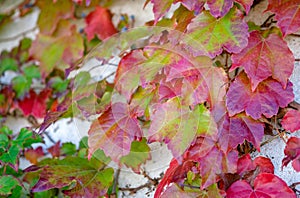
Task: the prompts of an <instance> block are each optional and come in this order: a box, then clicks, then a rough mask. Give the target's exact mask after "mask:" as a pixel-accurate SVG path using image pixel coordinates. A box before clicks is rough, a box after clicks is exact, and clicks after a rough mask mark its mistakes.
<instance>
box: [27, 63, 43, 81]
mask: <svg viewBox="0 0 300 198" xmlns="http://www.w3.org/2000/svg"><path fill="white" fill-rule="evenodd" d="M24 74H25V76H26V77H27V78H40V77H41V73H40V70H39V68H38V66H36V65H30V66H28V67H25V68H24Z"/></svg>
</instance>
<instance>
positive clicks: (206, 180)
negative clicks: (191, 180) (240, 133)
mask: <svg viewBox="0 0 300 198" xmlns="http://www.w3.org/2000/svg"><path fill="white" fill-rule="evenodd" d="M237 161H238V153H237V152H236V151H231V152H229V153H228V154H225V153H224V152H223V151H221V150H220V149H218V148H217V147H213V148H212V150H210V151H209V153H208V154H207V155H206V156H204V157H202V158H200V160H199V162H200V174H201V178H202V186H201V188H202V189H204V188H207V187H208V186H210V185H211V184H213V183H216V182H217V181H218V180H219V176H218V175H220V174H222V173H235V172H236V170H237Z"/></svg>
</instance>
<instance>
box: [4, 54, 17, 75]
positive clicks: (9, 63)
mask: <svg viewBox="0 0 300 198" xmlns="http://www.w3.org/2000/svg"><path fill="white" fill-rule="evenodd" d="M7 70H11V71H17V70H18V63H17V61H16V60H15V59H12V58H4V59H2V60H1V61H0V76H2V74H4V72H5V71H7Z"/></svg>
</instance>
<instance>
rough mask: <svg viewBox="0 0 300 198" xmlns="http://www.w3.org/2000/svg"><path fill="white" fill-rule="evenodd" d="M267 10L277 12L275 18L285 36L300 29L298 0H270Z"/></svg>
mask: <svg viewBox="0 0 300 198" xmlns="http://www.w3.org/2000/svg"><path fill="white" fill-rule="evenodd" d="M266 11H271V12H273V13H275V20H276V21H277V25H278V26H279V27H280V29H281V31H282V33H283V35H284V36H285V35H287V34H291V33H294V32H297V31H298V30H299V29H300V5H299V1H298V0H283V1H277V0H269V6H268V8H267V10H266Z"/></svg>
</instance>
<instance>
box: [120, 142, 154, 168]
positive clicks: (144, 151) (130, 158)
mask: <svg viewBox="0 0 300 198" xmlns="http://www.w3.org/2000/svg"><path fill="white" fill-rule="evenodd" d="M149 159H151V155H150V147H149V146H148V144H147V142H146V139H145V138H143V139H142V140H141V141H133V142H132V143H131V148H130V153H129V154H128V155H126V156H123V157H122V158H121V159H120V162H121V163H122V164H125V165H126V166H127V167H130V168H132V169H133V171H134V172H136V173H140V165H141V164H143V163H145V162H146V161H147V160H149Z"/></svg>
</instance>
